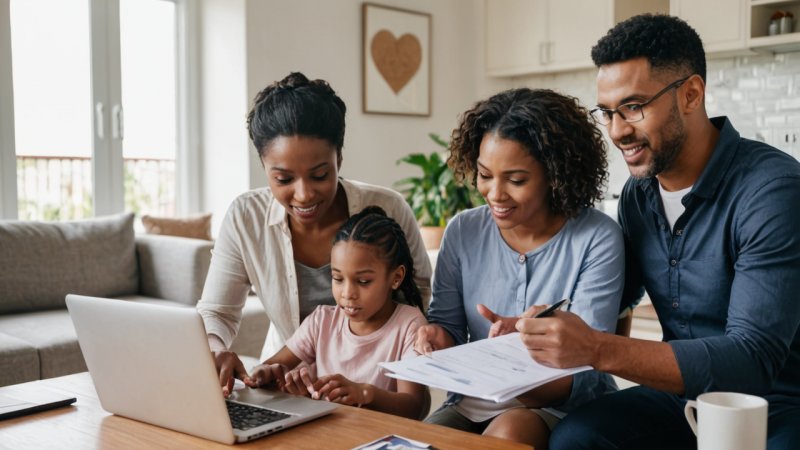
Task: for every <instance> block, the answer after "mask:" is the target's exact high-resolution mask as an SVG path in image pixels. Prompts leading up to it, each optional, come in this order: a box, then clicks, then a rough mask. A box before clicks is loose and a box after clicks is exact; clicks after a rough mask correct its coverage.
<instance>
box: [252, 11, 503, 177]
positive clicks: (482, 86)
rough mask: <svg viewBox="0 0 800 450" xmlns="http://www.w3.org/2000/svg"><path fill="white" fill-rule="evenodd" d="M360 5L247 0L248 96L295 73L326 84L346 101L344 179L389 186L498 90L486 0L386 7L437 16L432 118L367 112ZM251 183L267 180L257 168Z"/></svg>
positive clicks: (434, 43)
mask: <svg viewBox="0 0 800 450" xmlns="http://www.w3.org/2000/svg"><path fill="white" fill-rule="evenodd" d="M362 3H363V2H362V1H361V0H336V1H319V0H293V1H283V0H273V1H249V2H248V3H247V62H248V66H247V77H248V85H247V90H248V96H249V98H251V99H252V98H253V97H254V96H255V95H256V93H257V92H258V91H259V90H261V89H262V88H263V87H264V86H266V85H267V84H269V83H271V82H272V81H274V80H278V79H280V78H282V77H284V76H285V75H286V74H288V73H289V72H290V71H301V72H304V73H305V74H306V75H307V76H308V77H309V78H322V79H325V80H327V81H328V82H329V83H330V84H331V86H332V87H333V88H334V89H335V90H336V92H337V93H338V94H339V96H341V97H342V99H343V100H344V102H345V103H346V104H347V119H346V120H347V131H346V133H345V146H344V151H343V155H344V163H343V165H342V175H343V176H345V177H348V178H355V179H358V180H361V181H366V182H369V183H375V184H380V185H384V186H391V185H392V183H393V182H394V181H396V180H399V179H400V178H402V177H405V176H408V175H410V174H411V173H412V171H413V168H410V167H403V166H397V165H395V161H396V160H397V159H399V158H400V157H401V156H403V155H406V154H408V153H410V152H416V151H425V152H428V151H433V150H436V149H437V147H436V146H435V145H434V144H433V143H432V142H431V141H430V140H429V139H428V137H427V134H428V133H429V132H436V133H439V134H442V135H446V136H449V134H450V132H451V131H452V129H453V128H454V127H455V125H456V120H457V116H458V114H459V113H461V112H463V111H464V110H465V109H467V108H468V107H469V106H470V104H472V103H473V102H475V101H476V100H478V95H480V93H481V92H487V91H491V89H492V86H493V85H495V84H496V85H497V86H507V85H508V83H509V82H508V81H507V80H504V81H500V82H493V81H492V80H489V79H486V78H485V77H484V76H483V69H482V68H483V60H482V57H483V54H484V52H483V45H484V44H483V42H484V40H483V30H482V26H483V15H482V14H479V13H480V12H482V9H483V2H482V1H480V0H469V1H465V0H437V1H435V2H431V1H427V0H406V1H399V0H394V1H383V2H381V4H383V5H387V6H396V7H398V8H403V9H408V10H413V11H419V12H425V13H429V14H431V17H432V49H431V55H432V61H431V76H432V88H431V93H432V107H431V110H432V113H431V116H430V117H410V116H399V115H378V114H365V113H363V112H362V107H361V104H362V98H361V95H362V87H361V84H362V75H361V73H362V61H361V59H362V58H361V45H362V44H361V24H362V18H361V5H362ZM250 181H251V186H252V187H256V186H261V185H263V184H264V183H265V182H266V181H265V178H264V175H263V173H262V172H261V167H260V166H258V165H251V177H250Z"/></svg>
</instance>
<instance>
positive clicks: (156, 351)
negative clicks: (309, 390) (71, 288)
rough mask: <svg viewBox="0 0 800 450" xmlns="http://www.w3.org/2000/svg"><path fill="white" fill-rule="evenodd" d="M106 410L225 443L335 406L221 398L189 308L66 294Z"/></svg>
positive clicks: (256, 395) (198, 322) (264, 396)
mask: <svg viewBox="0 0 800 450" xmlns="http://www.w3.org/2000/svg"><path fill="white" fill-rule="evenodd" d="M67 309H69V314H70V317H71V318H72V323H73V324H74V325H75V331H76V332H77V334H78V342H79V343H80V347H81V351H82V352H83V356H84V358H85V360H86V365H87V366H88V368H89V374H90V375H91V377H92V380H93V381H94V386H95V389H96V390H97V396H98V397H99V399H100V404H101V405H102V407H103V409H105V410H106V411H108V412H110V413H113V414H117V415H120V416H124V417H128V418H131V419H135V420H138V421H141V422H146V423H149V424H153V425H157V426H160V427H164V428H169V429H171V430H175V431H180V432H183V433H186V434H191V435H193V436H198V437H202V438H205V439H210V440H213V441H217V442H222V443H225V444H232V443H234V442H245V441H249V440H252V439H256V438H259V437H262V436H265V435H268V434H271V433H274V432H276V431H279V430H282V429H285V428H288V427H291V426H294V425H297V424H300V423H303V422H307V421H309V420H312V419H315V418H317V417H320V416H323V415H325V414H328V413H330V412H331V411H333V410H334V409H336V405H335V404H332V403H328V402H324V401H318V400H311V399H309V398H305V397H299V396H294V395H290V394H286V393H282V392H276V391H268V390H265V389H250V388H243V389H238V390H234V392H233V393H232V394H231V395H230V396H229V397H228V399H227V400H226V399H225V398H224V396H223V395H222V388H221V387H220V384H219V376H218V375H217V371H216V368H215V365H214V359H213V357H212V355H211V351H210V350H209V347H208V340H207V338H206V332H205V327H204V326H203V320H202V318H201V317H200V314H199V313H198V312H197V311H196V310H195V309H194V308H185V307H173V306H163V305H154V304H148V303H142V302H130V301H123V300H114V299H105V298H97V297H86V296H80V295H67Z"/></svg>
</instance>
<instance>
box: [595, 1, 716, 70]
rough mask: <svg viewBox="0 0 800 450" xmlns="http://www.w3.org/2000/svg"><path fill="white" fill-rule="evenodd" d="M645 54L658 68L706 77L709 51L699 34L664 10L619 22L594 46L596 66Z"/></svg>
mask: <svg viewBox="0 0 800 450" xmlns="http://www.w3.org/2000/svg"><path fill="white" fill-rule="evenodd" d="M639 57H644V58H646V59H647V61H648V62H650V67H651V68H652V69H655V70H665V71H670V72H676V73H679V74H682V75H683V76H689V75H692V74H697V75H700V77H701V78H703V81H704V82H705V81H706V53H705V50H703V42H702V41H701V40H700V36H699V35H698V34H697V32H696V31H695V30H694V28H692V27H690V26H689V24H687V23H686V22H684V21H683V20H681V19H679V18H677V17H673V16H667V15H664V14H641V15H638V16H633V17H631V18H630V19H628V20H625V21H623V22H620V23H618V24H617V25H616V26H615V27H614V28H612V29H611V30H609V31H608V34H606V35H605V36H603V37H602V38H600V40H599V41H598V42H597V45H595V46H594V47H592V60H593V61H594V64H595V65H596V66H597V67H600V66H602V65H606V64H613V63H617V62H622V61H627V60H629V59H633V58H639Z"/></svg>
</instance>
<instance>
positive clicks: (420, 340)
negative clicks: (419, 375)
mask: <svg viewBox="0 0 800 450" xmlns="http://www.w3.org/2000/svg"><path fill="white" fill-rule="evenodd" d="M452 346H453V339H452V338H450V335H449V334H447V332H446V331H444V328H442V327H440V326H439V325H423V326H421V327H419V328H418V329H417V337H416V339H415V340H414V351H416V352H417V353H419V354H420V355H426V356H428V355H430V354H431V352H432V351H434V350H441V349H443V348H447V347H452Z"/></svg>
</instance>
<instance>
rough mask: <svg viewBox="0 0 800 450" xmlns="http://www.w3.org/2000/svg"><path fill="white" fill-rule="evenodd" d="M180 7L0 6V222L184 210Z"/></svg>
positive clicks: (119, 0)
mask: <svg viewBox="0 0 800 450" xmlns="http://www.w3.org/2000/svg"><path fill="white" fill-rule="evenodd" d="M191 1H192V0H178V1H169V0H0V11H2V10H3V9H4V8H5V9H6V10H7V11H8V14H7V15H5V17H4V14H3V13H2V12H0V93H3V94H7V95H8V93H10V98H12V99H13V102H12V103H13V109H12V108H8V107H6V108H5V109H3V107H2V106H0V130H6V129H10V130H13V132H12V133H8V134H9V135H11V136H13V138H5V139H3V138H0V178H3V179H4V182H2V183H0V218H15V217H17V218H19V219H35V220H66V219H77V218H83V217H90V216H92V215H103V214H110V213H115V212H120V211H123V210H125V211H133V212H136V213H139V214H156V215H174V214H175V213H176V212H178V211H179V210H180V211H184V212H185V211H186V210H187V205H189V204H191V203H193V199H192V198H191V194H192V190H191V189H188V188H186V187H184V188H182V189H179V188H178V187H179V184H178V181H179V180H180V179H181V177H183V179H184V180H187V179H188V180H191V179H194V178H195V174H193V173H188V172H191V171H188V169H189V168H190V167H191V165H190V164H185V163H184V164H183V165H176V162H178V163H180V162H181V161H180V160H181V159H188V158H185V156H184V155H185V153H186V151H185V150H184V148H182V146H184V145H185V143H186V139H185V138H182V137H184V136H187V135H189V134H190V133H188V132H187V128H190V127H191V123H190V121H189V120H188V119H187V117H186V116H185V115H184V113H185V110H186V108H185V107H182V106H181V105H183V104H185V103H186V101H185V100H183V99H186V98H188V97H189V96H188V95H187V92H189V91H188V90H187V89H188V88H187V86H185V85H182V84H183V83H184V82H183V81H182V79H183V78H187V77H185V76H184V74H186V73H187V71H186V66H187V65H188V60H187V58H186V55H185V53H186V52H187V51H186V48H187V45H186V39H185V35H187V34H188V32H187V30H188V29H189V28H188V27H187V26H186V25H185V24H186V23H188V22H187V19H186V15H187V5H188V4H189V3H190V2H191ZM4 3H5V4H4ZM4 21H5V22H7V23H8V25H9V27H8V28H7V29H8V30H10V32H7V33H8V34H7V35H5V36H4V35H3V28H4V25H5V24H4V23H3V22H4ZM2 66H4V67H5V69H4V68H2ZM8 67H11V70H10V71H9V70H8V69H7V68H8ZM3 71H5V72H3ZM9 72H10V74H9ZM4 98H5V96H4ZM12 160H13V166H14V167H10V166H11V165H12V164H11V163H10V161H12ZM8 177H11V178H13V179H14V180H15V181H16V183H13V184H12V183H9V182H6V181H5V180H7V178H8ZM183 184H184V185H188V184H187V183H186V182H185V181H184V183H183ZM11 191H16V192H11ZM195 195H196V194H195ZM194 202H196V200H194ZM181 203H183V205H181ZM179 207H180V209H179Z"/></svg>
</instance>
